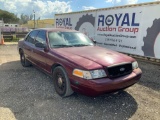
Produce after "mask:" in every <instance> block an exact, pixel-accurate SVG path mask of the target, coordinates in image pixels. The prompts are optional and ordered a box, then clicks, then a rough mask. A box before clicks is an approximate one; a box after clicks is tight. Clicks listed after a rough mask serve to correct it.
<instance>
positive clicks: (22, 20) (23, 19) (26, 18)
mask: <svg viewBox="0 0 160 120" xmlns="http://www.w3.org/2000/svg"><path fill="white" fill-rule="evenodd" d="M32 19H33V14H31V15H25V14H23V13H22V14H21V16H20V24H25V23H27V21H29V20H32Z"/></svg>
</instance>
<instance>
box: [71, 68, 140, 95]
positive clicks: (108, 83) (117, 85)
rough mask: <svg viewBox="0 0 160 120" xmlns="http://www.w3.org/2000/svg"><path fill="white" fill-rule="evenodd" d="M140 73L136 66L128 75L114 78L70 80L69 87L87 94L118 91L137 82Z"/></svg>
mask: <svg viewBox="0 0 160 120" xmlns="http://www.w3.org/2000/svg"><path fill="white" fill-rule="evenodd" d="M141 74H142V71H141V70H140V69H139V68H138V69H135V70H133V72H132V73H131V74H129V75H125V76H122V77H118V78H115V79H110V78H101V79H96V80H84V79H81V80H80V79H79V80H71V87H72V89H73V90H74V91H76V92H79V93H82V94H85V95H88V96H97V95H100V94H103V93H106V92H113V91H118V90H120V89H124V88H127V87H129V86H131V85H133V84H135V83H136V82H138V80H139V79H140V78H141ZM75 81H76V82H75ZM75 83H76V84H75ZM77 83H78V84H77Z"/></svg>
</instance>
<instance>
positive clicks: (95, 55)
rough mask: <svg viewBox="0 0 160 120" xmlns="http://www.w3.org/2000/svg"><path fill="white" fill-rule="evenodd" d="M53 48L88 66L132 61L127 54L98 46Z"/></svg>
mask: <svg viewBox="0 0 160 120" xmlns="http://www.w3.org/2000/svg"><path fill="white" fill-rule="evenodd" d="M53 50H55V51H56V52H58V54H61V55H62V56H65V57H67V59H70V60H72V61H73V62H75V63H78V64H80V65H82V66H83V67H89V68H92V67H91V66H95V67H100V66H112V65H116V64H121V63H125V62H133V61H134V59H133V58H131V57H129V56H127V55H124V54H121V53H118V52H115V51H112V50H109V49H105V48H102V47H98V46H83V47H69V48H56V49H53ZM92 69H93V68H92Z"/></svg>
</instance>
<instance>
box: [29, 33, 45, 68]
mask: <svg viewBox="0 0 160 120" xmlns="http://www.w3.org/2000/svg"><path fill="white" fill-rule="evenodd" d="M36 43H42V44H44V45H47V43H46V31H45V30H40V31H39V32H38V34H37V37H36V38H35V42H34V44H36ZM32 56H33V59H34V60H35V61H36V64H37V66H38V67H40V68H42V69H44V70H46V69H45V68H46V51H45V50H44V48H40V47H36V46H35V45H34V47H33V55H32Z"/></svg>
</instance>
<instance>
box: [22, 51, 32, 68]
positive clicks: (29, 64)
mask: <svg viewBox="0 0 160 120" xmlns="http://www.w3.org/2000/svg"><path fill="white" fill-rule="evenodd" d="M20 60H21V64H22V66H23V67H28V66H31V63H30V62H29V61H28V60H27V59H26V58H25V55H24V52H23V51H22V50H21V51H20Z"/></svg>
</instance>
